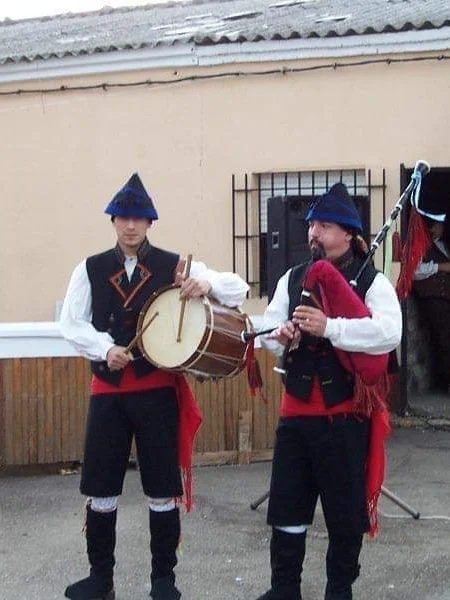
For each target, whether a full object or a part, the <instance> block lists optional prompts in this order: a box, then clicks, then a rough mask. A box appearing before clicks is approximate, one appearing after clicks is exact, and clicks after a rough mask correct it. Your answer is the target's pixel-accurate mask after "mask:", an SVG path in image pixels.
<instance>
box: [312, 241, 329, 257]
mask: <svg viewBox="0 0 450 600" xmlns="http://www.w3.org/2000/svg"><path fill="white" fill-rule="evenodd" d="M310 248H311V258H312V259H313V260H314V261H316V260H321V259H322V258H325V257H326V252H325V248H324V247H323V246H322V244H320V243H319V242H314V246H312V245H311V244H310Z"/></svg>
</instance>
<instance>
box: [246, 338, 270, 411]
mask: <svg viewBox="0 0 450 600" xmlns="http://www.w3.org/2000/svg"><path fill="white" fill-rule="evenodd" d="M245 366H246V368H247V380H248V385H249V388H250V396H252V397H254V396H256V390H259V395H260V397H261V398H262V400H263V401H264V402H265V403H266V404H267V398H266V396H265V394H264V393H263V389H262V388H263V380H262V375H261V369H260V366H259V363H258V361H257V359H256V356H255V340H254V339H252V340H251V341H250V342H249V343H248V346H247V354H246V356H245Z"/></svg>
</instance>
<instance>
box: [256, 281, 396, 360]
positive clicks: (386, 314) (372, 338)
mask: <svg viewBox="0 0 450 600" xmlns="http://www.w3.org/2000/svg"><path fill="white" fill-rule="evenodd" d="M290 272H291V270H289V271H287V272H286V273H285V274H284V275H283V276H282V277H281V279H280V280H279V282H278V285H277V288H276V290H275V294H274V296H273V298H272V300H271V302H270V304H269V306H268V307H267V309H266V311H265V313H264V319H263V324H262V329H269V328H270V327H278V326H280V325H281V324H282V323H285V322H286V321H288V320H289V319H290V317H291V315H289V314H288V312H289V295H288V281H289V274H290ZM365 304H366V306H367V308H368V310H369V312H370V315H371V316H370V317H364V318H362V319H346V318H343V317H337V318H330V317H328V318H327V324H326V328H325V334H324V337H325V338H328V339H329V340H330V342H331V343H332V345H333V346H334V347H336V348H340V349H341V350H346V351H348V352H365V353H367V354H384V353H385V352H390V351H391V350H394V348H396V347H397V346H398V344H399V343H400V340H401V337H402V313H401V309H400V304H399V301H398V299H397V295H396V293H395V290H394V288H393V286H392V284H391V283H390V281H389V280H388V279H387V277H385V276H384V275H383V274H382V273H377V275H376V276H375V279H374V280H373V282H372V285H371V286H370V287H369V289H368V290H367V293H366V297H365ZM261 344H262V345H263V346H264V347H265V348H267V349H268V350H270V351H272V352H273V353H274V354H277V355H280V354H281V353H282V352H283V348H284V347H283V346H282V345H281V344H279V343H278V342H276V341H274V340H268V339H265V338H264V336H263V338H262V340H261Z"/></svg>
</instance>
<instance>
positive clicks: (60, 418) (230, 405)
mask: <svg viewBox="0 0 450 600" xmlns="http://www.w3.org/2000/svg"><path fill="white" fill-rule="evenodd" d="M257 356H258V361H259V363H260V367H261V371H262V375H263V379H264V385H265V394H266V396H267V399H268V401H267V404H265V403H264V402H263V401H262V400H261V398H260V397H259V396H256V397H254V398H252V397H250V395H249V390H248V386H247V379H246V374H245V373H244V372H243V373H241V374H240V375H239V376H237V377H234V378H233V379H222V380H220V381H218V382H205V383H199V382H198V381H196V380H194V379H191V380H190V383H191V384H192V387H193V388H194V391H195V395H196V397H197V400H198V402H199V405H200V408H201V409H202V412H203V425H202V427H201V429H200V432H199V435H198V437H197V442H196V449H195V462H196V463H197V464H219V463H239V462H248V461H250V460H264V459H269V458H270V457H271V454H272V446H273V439H274V431H275V427H276V422H277V414H278V402H279V397H280V393H281V384H280V381H279V376H278V375H276V374H275V373H273V370H272V368H273V364H274V362H273V359H272V357H271V356H270V355H269V354H268V353H267V352H265V351H263V350H258V351H257ZM89 383H90V372H89V365H88V362H87V361H86V360H85V359H83V358H79V357H51V358H6V359H2V360H0V466H3V467H13V466H26V465H48V464H56V463H70V462H77V461H80V460H81V459H82V450H83V437H84V424H85V416H86V411H87V403H88V397H89Z"/></svg>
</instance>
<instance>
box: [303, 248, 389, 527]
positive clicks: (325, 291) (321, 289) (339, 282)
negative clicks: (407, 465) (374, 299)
mask: <svg viewBox="0 0 450 600" xmlns="http://www.w3.org/2000/svg"><path fill="white" fill-rule="evenodd" d="M304 287H305V289H307V290H308V291H310V292H313V294H314V292H317V294H318V296H319V298H317V296H316V295H315V294H314V298H317V300H316V302H317V303H318V304H319V305H320V308H321V309H322V310H323V312H324V313H325V315H326V316H327V317H330V318H337V317H343V318H347V319H361V318H364V317H370V312H369V310H368V308H367V307H366V305H365V304H364V302H363V301H362V300H361V298H360V297H359V296H358V294H357V293H356V292H355V291H354V290H353V289H352V288H351V287H350V285H349V283H348V281H347V280H346V279H345V278H344V277H343V276H342V274H341V273H340V272H339V271H338V270H337V269H336V268H335V267H334V266H333V265H332V264H331V263H330V262H328V261H326V260H318V261H317V262H314V263H312V265H311V268H310V269H309V271H308V273H307V275H306V278H305V282H304ZM334 350H335V352H336V354H337V356H338V358H339V361H340V363H341V364H342V366H343V367H344V369H346V370H347V371H349V372H350V373H352V374H353V375H354V377H355V395H354V398H355V412H356V413H358V414H361V416H365V417H369V418H370V439H369V449H368V456H367V463H366V495H367V507H368V514H369V519H370V530H369V535H370V536H374V535H375V534H376V532H377V529H378V523H377V503H378V498H379V495H380V492H381V486H382V484H383V479H384V469H385V455H384V440H385V438H386V437H387V435H388V434H389V432H390V425H389V413H388V410H387V408H386V400H387V395H388V393H389V380H388V375H387V365H388V358H389V354H387V353H385V354H377V355H374V354H366V353H365V352H346V351H345V350H341V349H339V348H334Z"/></svg>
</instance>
